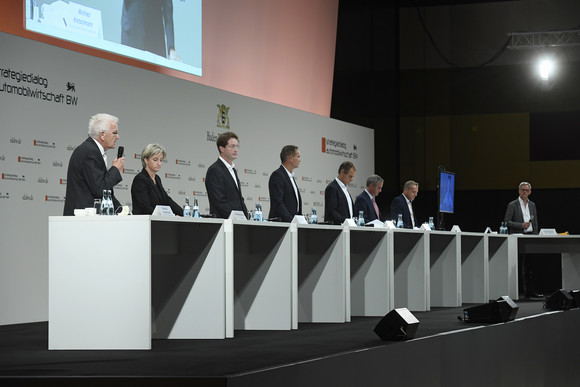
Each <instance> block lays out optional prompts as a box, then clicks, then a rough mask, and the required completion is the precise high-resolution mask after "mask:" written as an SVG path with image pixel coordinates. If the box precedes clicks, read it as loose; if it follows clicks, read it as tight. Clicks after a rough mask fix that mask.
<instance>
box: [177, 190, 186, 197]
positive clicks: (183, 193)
mask: <svg viewBox="0 0 580 387" xmlns="http://www.w3.org/2000/svg"><path fill="white" fill-rule="evenodd" d="M177 194H178V195H182V196H185V195H187V192H185V191H184V190H182V189H180V190H179V192H177Z"/></svg>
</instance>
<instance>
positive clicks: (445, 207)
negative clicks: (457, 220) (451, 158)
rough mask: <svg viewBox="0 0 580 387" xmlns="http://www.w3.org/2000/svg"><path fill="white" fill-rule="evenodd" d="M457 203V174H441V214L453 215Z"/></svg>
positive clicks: (445, 172) (442, 172)
mask: <svg viewBox="0 0 580 387" xmlns="http://www.w3.org/2000/svg"><path fill="white" fill-rule="evenodd" d="M454 202H455V173H453V172H447V171H440V172H439V212H447V213H453V207H454Z"/></svg>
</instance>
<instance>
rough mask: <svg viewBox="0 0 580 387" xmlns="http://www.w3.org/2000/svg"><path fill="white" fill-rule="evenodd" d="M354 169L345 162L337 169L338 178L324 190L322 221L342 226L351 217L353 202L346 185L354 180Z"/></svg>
mask: <svg viewBox="0 0 580 387" xmlns="http://www.w3.org/2000/svg"><path fill="white" fill-rule="evenodd" d="M355 174H356V168H355V167H354V164H353V163H351V162H350V161H345V162H343V163H342V164H340V167H339V168H338V176H337V177H336V178H335V179H334V180H333V181H332V182H331V183H330V184H328V185H327V186H326V189H325V190H324V221H325V222H332V223H334V224H342V222H344V220H345V219H346V218H352V216H353V201H352V197H351V196H350V194H349V193H348V189H347V188H348V185H349V184H350V182H351V181H352V179H354V175H355Z"/></svg>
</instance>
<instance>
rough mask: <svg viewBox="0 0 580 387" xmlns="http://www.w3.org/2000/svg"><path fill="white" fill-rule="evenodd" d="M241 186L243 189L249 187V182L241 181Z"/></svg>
mask: <svg viewBox="0 0 580 387" xmlns="http://www.w3.org/2000/svg"><path fill="white" fill-rule="evenodd" d="M240 185H241V186H242V187H249V185H248V183H247V182H245V181H240Z"/></svg>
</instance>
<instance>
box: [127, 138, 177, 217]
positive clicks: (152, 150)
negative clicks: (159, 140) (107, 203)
mask: <svg viewBox="0 0 580 387" xmlns="http://www.w3.org/2000/svg"><path fill="white" fill-rule="evenodd" d="M165 156H166V153H165V149H163V147H162V146H161V145H159V144H149V145H147V146H146V147H145V149H143V152H141V164H142V165H143V170H142V171H141V172H139V173H138V174H137V175H136V176H135V178H134V179H133V184H132V185H131V199H132V201H133V214H134V215H151V214H152V213H153V210H155V206H157V205H162V206H169V207H171V210H172V211H173V213H174V214H175V215H180V216H181V215H183V209H182V208H181V206H180V205H179V204H177V203H175V202H174V201H173V199H171V198H170V197H169V195H167V192H165V189H164V188H163V185H162V184H161V178H160V177H159V176H157V172H159V170H160V169H161V165H162V164H163V159H164V158H165Z"/></svg>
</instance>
